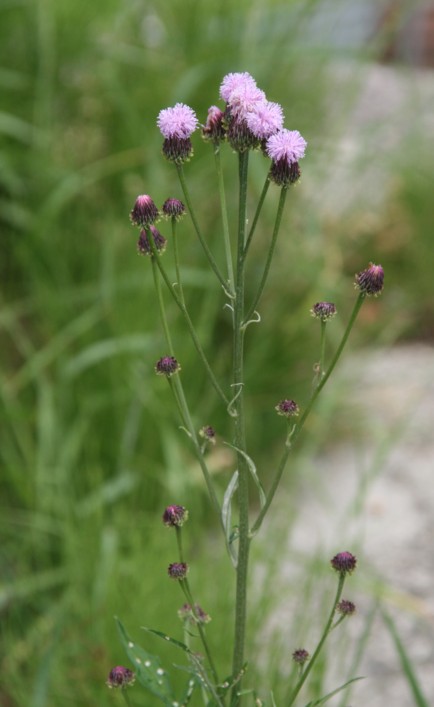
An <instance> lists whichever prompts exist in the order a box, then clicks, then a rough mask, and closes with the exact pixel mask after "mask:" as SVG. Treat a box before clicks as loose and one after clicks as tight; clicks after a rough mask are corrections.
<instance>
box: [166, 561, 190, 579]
mask: <svg viewBox="0 0 434 707" xmlns="http://www.w3.org/2000/svg"><path fill="white" fill-rule="evenodd" d="M187 572H188V565H187V563H186V562H172V564H171V565H169V567H168V568H167V573H168V575H169V577H170V578H171V579H178V580H181V579H185V578H186V576H187Z"/></svg>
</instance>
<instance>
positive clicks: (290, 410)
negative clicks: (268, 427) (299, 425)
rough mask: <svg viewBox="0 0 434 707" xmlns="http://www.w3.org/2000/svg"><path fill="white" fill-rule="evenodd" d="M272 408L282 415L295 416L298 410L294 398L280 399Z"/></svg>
mask: <svg viewBox="0 0 434 707" xmlns="http://www.w3.org/2000/svg"><path fill="white" fill-rule="evenodd" d="M274 409H275V410H277V414H278V415H283V417H297V415H298V414H299V412H300V408H299V407H298V405H297V403H296V402H295V400H281V401H280V403H278V404H277V405H276V407H275V408H274Z"/></svg>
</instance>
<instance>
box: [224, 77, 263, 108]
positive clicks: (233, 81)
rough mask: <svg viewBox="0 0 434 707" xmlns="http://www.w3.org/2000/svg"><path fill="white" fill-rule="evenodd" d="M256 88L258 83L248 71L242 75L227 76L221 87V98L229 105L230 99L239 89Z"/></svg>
mask: <svg viewBox="0 0 434 707" xmlns="http://www.w3.org/2000/svg"><path fill="white" fill-rule="evenodd" d="M246 87H247V88H255V87H256V81H255V79H254V78H253V76H251V75H250V74H249V73H248V72H247V71H244V72H242V73H233V74H226V76H225V77H224V78H223V81H222V83H221V85H220V98H221V99H222V100H223V101H225V103H229V98H230V95H231V93H233V91H235V90H237V89H239V88H246Z"/></svg>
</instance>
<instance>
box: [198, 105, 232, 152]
mask: <svg viewBox="0 0 434 707" xmlns="http://www.w3.org/2000/svg"><path fill="white" fill-rule="evenodd" d="M202 135H203V137H204V139H205V140H210V141H211V142H213V143H214V144H215V145H217V144H218V143H219V142H221V140H224V138H225V135H226V129H225V126H224V113H223V111H222V110H220V108H218V107H217V106H211V107H210V108H208V117H207V119H206V123H205V125H204V126H203V128H202Z"/></svg>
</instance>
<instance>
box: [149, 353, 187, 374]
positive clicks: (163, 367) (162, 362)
mask: <svg viewBox="0 0 434 707" xmlns="http://www.w3.org/2000/svg"><path fill="white" fill-rule="evenodd" d="M180 370H181V366H180V365H179V363H178V361H177V360H176V358H175V357H174V356H163V357H162V358H160V359H158V361H157V363H156V364H155V373H156V374H157V375H159V376H167V378H169V377H170V376H173V374H174V373H178V371H180Z"/></svg>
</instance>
